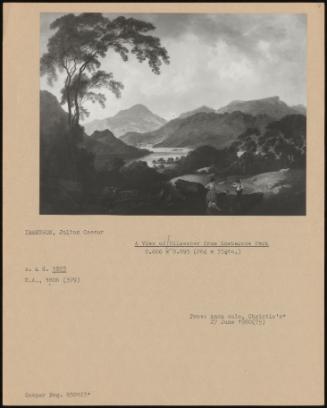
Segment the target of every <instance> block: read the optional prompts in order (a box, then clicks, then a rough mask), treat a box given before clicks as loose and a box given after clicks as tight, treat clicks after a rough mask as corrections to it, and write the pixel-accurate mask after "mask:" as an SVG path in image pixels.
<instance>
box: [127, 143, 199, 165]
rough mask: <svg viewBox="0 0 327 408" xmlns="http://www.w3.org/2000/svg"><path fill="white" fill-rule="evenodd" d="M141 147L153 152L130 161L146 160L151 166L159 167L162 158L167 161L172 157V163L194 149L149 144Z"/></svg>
mask: <svg viewBox="0 0 327 408" xmlns="http://www.w3.org/2000/svg"><path fill="white" fill-rule="evenodd" d="M139 147H140V148H142V149H147V150H150V151H151V153H149V154H147V155H146V156H143V157H138V158H136V159H132V160H131V161H130V162H129V163H132V162H135V161H143V162H146V163H147V165H148V166H149V167H157V166H158V164H160V160H164V161H165V162H167V160H169V159H170V160H171V164H173V163H174V161H176V160H178V159H180V158H181V157H184V156H186V155H187V154H188V153H189V152H190V151H191V150H192V149H191V148H187V147H153V146H149V145H142V146H139ZM158 161H159V163H158ZM163 164H165V163H163Z"/></svg>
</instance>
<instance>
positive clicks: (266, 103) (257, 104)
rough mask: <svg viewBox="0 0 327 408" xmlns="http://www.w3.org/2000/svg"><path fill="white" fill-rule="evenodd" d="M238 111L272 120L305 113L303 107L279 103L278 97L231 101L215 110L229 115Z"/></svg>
mask: <svg viewBox="0 0 327 408" xmlns="http://www.w3.org/2000/svg"><path fill="white" fill-rule="evenodd" d="M235 111H240V112H243V113H248V114H250V115H260V114H265V115H268V116H270V117H271V118H273V119H281V118H282V117H283V116H286V115H295V114H297V113H302V114H303V111H305V107H304V106H303V105H296V106H293V107H292V106H288V105H287V104H286V103H285V102H283V101H281V100H280V98H279V96H272V97H270V98H263V99H255V100H250V101H233V102H231V103H229V104H228V105H226V106H224V107H222V108H220V109H218V110H217V113H231V112H235Z"/></svg>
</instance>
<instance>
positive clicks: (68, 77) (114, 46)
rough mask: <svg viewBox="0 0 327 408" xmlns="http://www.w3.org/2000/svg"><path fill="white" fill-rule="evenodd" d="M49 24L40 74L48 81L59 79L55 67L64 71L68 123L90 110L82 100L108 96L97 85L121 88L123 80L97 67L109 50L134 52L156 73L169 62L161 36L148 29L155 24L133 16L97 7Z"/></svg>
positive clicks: (76, 121) (123, 53)
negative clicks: (114, 15) (99, 10)
mask: <svg viewBox="0 0 327 408" xmlns="http://www.w3.org/2000/svg"><path fill="white" fill-rule="evenodd" d="M50 28H51V29H54V30H56V32H55V33H54V34H53V35H52V37H50V39H49V41H48V44H47V52H46V53H45V54H44V55H43V56H42V57H41V75H46V76H47V78H48V82H49V83H50V84H53V82H55V81H57V80H58V73H60V74H64V75H65V81H64V86H63V88H62V91H61V93H62V99H61V103H62V104H67V110H68V122H69V125H70V127H71V128H73V127H74V126H79V122H80V119H81V117H82V116H83V115H85V114H86V115H87V114H88V112H87V110H86V109H85V107H84V106H83V103H84V102H85V101H87V100H89V101H92V102H98V103H100V104H101V105H102V106H104V104H105V101H106V97H105V95H104V94H103V93H101V92H98V90H99V89H101V88H107V89H109V90H110V91H112V92H113V93H114V94H115V95H116V96H117V97H119V96H120V94H121V90H122V89H123V84H122V83H121V82H118V81H115V80H114V77H113V74H112V73H111V72H104V71H103V70H99V68H100V66H101V59H103V58H104V57H105V56H106V54H107V52H108V51H109V50H113V51H115V52H117V53H118V54H119V55H120V56H121V58H122V60H123V61H127V60H128V57H129V54H130V53H132V54H134V55H135V56H136V58H137V59H138V61H139V62H143V61H147V62H148V64H149V66H150V68H151V70H152V71H153V72H154V73H155V74H160V67H161V65H162V63H166V64H167V63H169V56H168V53H167V50H166V49H165V48H164V47H163V46H162V45H161V42H160V39H159V38H157V37H154V36H151V35H149V34H148V32H149V31H153V30H155V26H154V25H153V24H151V23H148V22H145V21H141V20H137V19H135V18H126V17H123V16H120V17H117V18H115V19H113V20H110V19H109V18H107V17H105V16H104V15H102V14H101V13H82V14H79V15H74V14H66V15H64V16H62V17H59V18H57V19H56V20H55V21H54V22H53V23H52V24H51V25H50Z"/></svg>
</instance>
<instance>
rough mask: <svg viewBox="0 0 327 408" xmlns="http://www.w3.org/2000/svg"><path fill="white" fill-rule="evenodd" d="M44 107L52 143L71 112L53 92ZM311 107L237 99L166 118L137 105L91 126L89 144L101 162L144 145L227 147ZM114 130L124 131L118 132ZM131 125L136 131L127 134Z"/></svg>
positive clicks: (44, 131)
mask: <svg viewBox="0 0 327 408" xmlns="http://www.w3.org/2000/svg"><path fill="white" fill-rule="evenodd" d="M40 108H41V123H40V126H41V138H42V140H43V141H45V140H48V141H51V140H54V138H58V137H59V135H60V134H62V133H63V132H62V131H58V129H59V128H61V129H64V128H65V126H66V123H67V120H66V118H67V113H66V112H65V111H64V110H63V109H62V108H61V106H60V104H59V102H58V100H57V99H56V97H55V96H54V95H52V94H51V93H49V92H47V91H42V92H41V106H40ZM305 111H306V110H305V107H304V106H302V105H296V106H289V105H287V104H286V103H285V102H283V101H281V100H280V98H279V97H277V96H276V97H270V98H264V99H259V100H250V101H233V102H231V103H230V104H228V105H226V106H224V107H222V108H220V109H218V110H214V109H212V108H210V107H207V106H201V107H199V108H197V109H194V110H192V111H189V112H185V113H183V114H181V115H180V116H179V117H178V118H176V119H172V120H170V121H168V122H166V121H165V120H164V119H162V118H160V117H159V116H157V115H155V114H153V113H152V112H151V111H150V110H149V109H147V108H146V107H145V106H144V105H134V106H132V107H131V108H130V109H126V110H123V111H120V112H119V113H118V114H117V115H115V116H113V117H112V118H108V119H105V120H103V121H100V122H101V126H100V125H99V127H100V129H98V130H93V131H92V126H93V125H92V126H89V127H88V132H89V134H90V132H91V131H92V133H91V135H90V136H87V135H86V134H85V136H84V142H85V146H86V148H87V150H89V151H92V152H93V153H94V154H95V155H96V157H97V159H96V162H97V163H100V162H101V163H103V162H104V158H105V157H109V156H110V157H111V156H114V155H116V156H119V157H121V158H125V159H126V158H132V157H141V156H142V155H144V154H146V151H145V150H142V149H140V147H142V146H144V145H152V146H156V147H191V148H196V147H198V146H201V145H210V146H213V147H216V148H218V149H221V148H224V147H226V146H229V145H230V144H231V143H233V142H234V141H235V140H236V139H237V137H238V136H239V135H240V134H242V133H244V132H246V131H247V129H258V131H259V132H262V130H264V129H265V128H266V127H267V125H268V124H269V123H271V122H273V121H275V120H280V119H281V118H283V117H285V116H289V115H296V114H299V113H300V114H301V115H305ZM94 122H95V121H93V122H92V123H93V124H94ZM108 122H110V123H111V125H110V126H109V128H108V126H107V125H106V124H107V123H108ZM160 124H161V125H160ZM153 126H155V127H156V129H154V130H151V131H144V129H146V128H149V127H150V128H151V127H152V129H153ZM113 128H115V129H116V132H118V133H115V132H114V131H113V130H112V129H113ZM126 129H134V131H128V132H126V133H124V134H122V132H123V131H124V130H126ZM135 129H142V131H135ZM86 133H87V132H86ZM118 136H120V137H119V138H118Z"/></svg>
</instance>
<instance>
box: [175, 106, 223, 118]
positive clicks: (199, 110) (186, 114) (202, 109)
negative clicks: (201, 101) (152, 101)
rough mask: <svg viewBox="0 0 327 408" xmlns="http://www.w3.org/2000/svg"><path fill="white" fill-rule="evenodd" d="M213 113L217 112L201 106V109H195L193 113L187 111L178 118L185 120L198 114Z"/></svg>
mask: <svg viewBox="0 0 327 408" xmlns="http://www.w3.org/2000/svg"><path fill="white" fill-rule="evenodd" d="M211 112H215V110H214V109H213V108H210V107H209V106H207V105H202V106H200V107H198V108H196V109H193V110H191V111H187V112H184V113H182V114H180V115H179V116H178V118H179V119H184V118H187V117H189V116H192V115H195V114H197V113H211Z"/></svg>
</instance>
